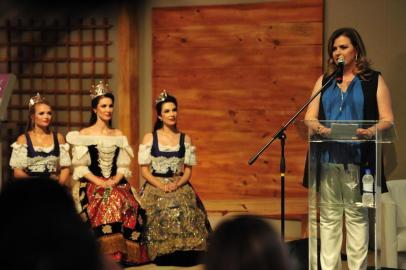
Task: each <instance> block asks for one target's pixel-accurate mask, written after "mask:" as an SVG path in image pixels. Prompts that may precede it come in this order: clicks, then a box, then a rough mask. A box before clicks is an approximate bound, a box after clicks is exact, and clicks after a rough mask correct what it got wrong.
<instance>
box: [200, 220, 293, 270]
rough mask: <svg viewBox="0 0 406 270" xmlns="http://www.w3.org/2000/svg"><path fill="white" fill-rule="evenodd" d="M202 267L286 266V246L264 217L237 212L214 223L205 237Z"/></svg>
mask: <svg viewBox="0 0 406 270" xmlns="http://www.w3.org/2000/svg"><path fill="white" fill-rule="evenodd" d="M209 243H210V244H209V248H208V251H207V254H206V260H205V269H206V270H224V269H227V270H251V269H256V270H269V269H278V270H288V269H291V268H290V266H289V261H288V256H287V250H286V247H285V244H284V243H283V242H282V241H281V238H280V236H279V235H278V233H276V232H275V230H274V229H273V228H272V227H271V226H270V224H269V223H267V222H266V221H265V220H263V219H261V218H259V217H255V216H237V217H235V218H232V219H230V220H226V221H225V222H223V223H221V224H219V225H218V227H217V228H216V230H215V231H214V233H213V235H212V236H211V238H210V241H209Z"/></svg>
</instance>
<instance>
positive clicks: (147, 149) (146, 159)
mask: <svg viewBox="0 0 406 270" xmlns="http://www.w3.org/2000/svg"><path fill="white" fill-rule="evenodd" d="M151 148H152V144H140V147H139V148H138V164H139V165H148V164H151Z"/></svg>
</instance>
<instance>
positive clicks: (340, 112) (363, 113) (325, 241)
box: [305, 28, 394, 270]
mask: <svg viewBox="0 0 406 270" xmlns="http://www.w3.org/2000/svg"><path fill="white" fill-rule="evenodd" d="M327 49H328V63H327V64H328V70H327V72H326V74H324V75H322V76H320V78H319V79H318V80H317V82H316V84H315V86H314V90H313V94H314V93H316V92H317V91H318V89H321V87H322V85H324V84H325V83H326V82H327V81H328V79H329V78H330V76H332V75H333V74H335V79H334V80H332V81H330V83H329V85H327V87H326V88H325V91H324V92H322V93H321V94H320V95H318V96H317V97H316V98H315V99H314V100H313V102H312V103H310V105H309V107H308V110H307V113H306V116H305V120H307V123H310V124H309V126H310V128H311V129H312V130H313V133H315V134H318V135H320V136H329V134H330V133H331V131H332V130H331V128H330V127H329V126H326V125H324V124H322V123H323V122H322V121H323V120H330V121H342V120H345V121H354V120H361V121H362V120H379V121H383V122H389V123H392V122H393V121H394V118H393V113H392V107H391V97H390V93H389V89H388V87H387V86H386V84H385V81H384V79H383V77H382V75H381V74H380V73H379V72H377V71H375V70H373V69H371V67H370V63H369V61H368V59H367V57H366V50H365V46H364V43H363V41H362V39H361V36H360V35H359V33H358V32H357V31H356V30H355V29H353V28H340V29H337V30H336V31H334V32H333V33H332V35H331V36H330V38H329V41H328V48H327ZM319 121H320V122H319ZM376 128H377V125H374V126H370V127H364V128H358V129H357V130H356V135H357V136H361V137H366V138H372V137H373V136H374V134H375V132H376ZM319 154H320V168H319V174H318V175H319V196H320V238H321V239H320V240H321V253H320V261H321V267H322V269H323V270H328V269H341V256H340V253H341V245H342V224H343V215H345V228H346V232H347V235H346V241H347V246H346V252H347V262H348V268H349V269H366V267H367V253H368V232H369V228H368V209H367V208H366V207H351V206H353V205H354V204H355V203H357V202H360V201H361V190H360V181H361V179H360V174H362V173H363V171H362V168H363V167H364V165H365V164H363V162H364V161H365V159H364V158H363V155H364V154H362V153H361V147H360V145H359V144H345V143H332V144H329V145H328V147H323V148H322V149H321V150H320V153H319ZM367 160H368V158H367ZM385 187H386V186H385V185H384V183H383V184H382V190H383V191H384V190H385ZM337 205H342V206H344V207H335V206H337ZM347 206H349V207H347Z"/></svg>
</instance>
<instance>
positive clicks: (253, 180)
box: [152, 0, 323, 199]
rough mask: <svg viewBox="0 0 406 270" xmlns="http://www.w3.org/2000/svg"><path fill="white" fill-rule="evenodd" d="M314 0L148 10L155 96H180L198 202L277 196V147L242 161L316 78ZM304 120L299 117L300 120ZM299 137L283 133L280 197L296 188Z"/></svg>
mask: <svg viewBox="0 0 406 270" xmlns="http://www.w3.org/2000/svg"><path fill="white" fill-rule="evenodd" d="M322 19H323V1H322V0H303V1H282V2H280V1H278V2H269V3H261V4H238V5H223V6H200V7H170V8H167V7H166V8H154V9H153V11H152V29H153V30H152V31H153V41H152V46H153V48H152V50H153V55H152V57H153V78H152V82H153V96H154V97H156V96H157V95H158V93H159V92H160V91H161V90H162V89H168V90H169V92H170V93H172V94H173V95H175V96H176V97H177V98H178V102H179V124H178V126H179V127H180V129H181V130H182V131H184V132H186V133H188V134H189V135H190V136H191V137H192V140H193V141H194V143H195V144H196V146H197V151H198V152H197V154H198V161H199V163H198V166H196V167H195V168H194V171H193V176H192V183H193V185H194V187H195V188H196V190H197V192H198V193H199V195H200V196H201V197H202V198H203V199H225V198H227V199H238V198H250V197H278V196H279V195H280V174H279V155H280V145H279V141H278V140H277V141H275V142H274V144H272V145H271V147H270V148H269V149H268V150H267V151H266V152H265V153H264V154H263V155H262V156H261V157H260V158H259V159H258V160H257V161H256V163H254V165H252V166H249V165H248V163H247V162H248V160H249V158H250V157H251V156H252V155H253V154H254V153H256V151H257V150H259V149H260V147H261V146H262V145H263V144H265V143H266V142H267V141H268V140H269V139H270V138H271V136H272V135H273V134H274V133H275V132H276V131H277V130H278V129H279V128H280V127H281V125H282V124H283V123H285V122H286V121H287V120H288V119H289V118H290V116H291V115H293V113H294V112H295V111H296V110H297V109H298V108H299V107H300V106H301V105H302V104H303V103H304V102H305V101H306V100H307V98H308V96H309V94H310V91H311V89H312V87H313V84H314V82H315V80H316V79H317V77H318V76H319V75H320V74H321V72H322V32H323V31H322V30H323V29H322V28H323V24H322ZM301 119H303V116H301ZM306 148H307V146H306V131H305V130H304V129H303V128H300V127H299V125H297V126H292V127H290V128H289V129H288V132H287V143H286V164H287V173H286V194H287V196H288V197H289V196H299V197H304V196H306V194H307V192H306V190H305V189H304V188H303V187H301V181H302V175H303V166H304V162H305V155H306Z"/></svg>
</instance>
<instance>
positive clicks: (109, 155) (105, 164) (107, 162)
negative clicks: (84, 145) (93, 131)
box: [96, 145, 116, 178]
mask: <svg viewBox="0 0 406 270" xmlns="http://www.w3.org/2000/svg"><path fill="white" fill-rule="evenodd" d="M96 148H97V150H98V151H99V155H98V156H99V159H98V160H97V162H98V163H99V167H100V169H101V173H102V174H103V176H104V178H109V177H110V175H111V168H112V167H113V159H114V154H115V151H116V146H114V145H113V146H103V145H96Z"/></svg>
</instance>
